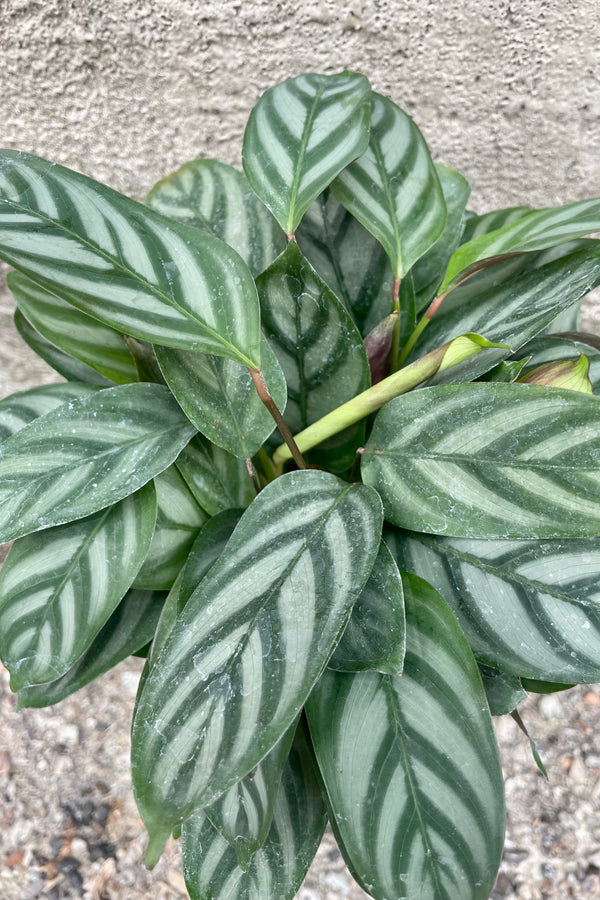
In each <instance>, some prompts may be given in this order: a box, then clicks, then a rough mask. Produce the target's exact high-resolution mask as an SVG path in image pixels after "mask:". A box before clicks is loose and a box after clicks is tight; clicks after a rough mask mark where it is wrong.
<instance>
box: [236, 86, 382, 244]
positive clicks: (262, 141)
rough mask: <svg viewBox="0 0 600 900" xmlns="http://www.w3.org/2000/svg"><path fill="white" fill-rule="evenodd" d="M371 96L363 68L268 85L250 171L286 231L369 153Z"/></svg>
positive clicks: (248, 148) (247, 141) (252, 139)
mask: <svg viewBox="0 0 600 900" xmlns="http://www.w3.org/2000/svg"><path fill="white" fill-rule="evenodd" d="M370 100H371V87H370V85H369V82H368V81H367V79H366V78H365V77H364V75H356V74H354V73H352V72H345V73H343V74H341V75H315V74H308V75H300V76H299V77H298V78H288V79H287V81H284V82H282V83H281V84H278V85H276V86H275V87H273V88H270V89H269V90H268V91H265V93H264V94H263V95H262V97H261V98H260V100H259V101H258V103H257V104H256V106H255V107H254V109H253V110H252V113H251V114H250V118H249V119H248V125H247V126H246V132H245V134H244V146H243V150H242V159H243V163H244V171H245V173H246V176H247V178H248V181H249V182H250V184H251V186H252V188H253V189H254V191H256V193H257V194H258V196H259V197H260V199H261V200H262V201H263V203H264V204H265V205H266V206H267V207H268V208H269V209H270V210H271V212H272V213H273V215H274V216H275V218H276V219H277V221H278V222H279V224H280V225H281V227H282V228H283V230H284V231H285V232H286V233H287V234H293V233H294V232H295V230H296V228H297V227H298V225H299V223H300V220H301V219H302V216H303V215H304V213H305V212H306V210H307V209H308V207H309V206H310V205H311V203H312V202H313V200H316V198H317V197H318V196H319V194H320V193H321V192H322V191H324V190H325V188H326V187H327V186H328V185H329V184H330V183H331V182H332V181H333V179H334V178H335V176H336V175H338V174H339V172H341V170H342V169H343V168H344V166H347V165H348V163H349V162H351V160H353V159H356V157H357V156H360V155H361V154H362V153H364V152H365V149H366V147H367V143H368V140H369V116H370Z"/></svg>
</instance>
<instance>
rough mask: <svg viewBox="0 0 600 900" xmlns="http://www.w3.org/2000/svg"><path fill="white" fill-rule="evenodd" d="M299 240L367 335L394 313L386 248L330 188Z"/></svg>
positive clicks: (301, 228) (299, 233) (314, 206)
mask: <svg viewBox="0 0 600 900" xmlns="http://www.w3.org/2000/svg"><path fill="white" fill-rule="evenodd" d="M296 240H297V242H298V246H299V247H300V250H301V251H302V253H303V254H304V256H305V257H306V258H307V259H308V261H309V262H310V264H311V265H312V266H313V267H314V268H315V270H316V271H317V272H318V274H319V276H320V277H321V278H322V279H323V281H324V282H325V283H326V284H327V286H328V287H330V288H331V290H332V291H333V293H334V294H335V295H336V297H338V298H339V299H340V300H341V301H342V303H343V304H344V306H345V307H346V309H347V310H348V312H349V313H350V315H351V316H352V318H353V320H354V323H355V325H356V327H357V328H358V329H359V331H360V333H361V334H362V336H363V337H365V336H366V335H367V334H368V333H369V332H370V331H371V330H372V329H373V328H375V326H376V325H377V324H378V323H379V322H380V321H381V320H382V319H384V318H385V317H386V316H387V315H388V314H389V313H390V312H391V311H392V287H393V283H394V276H393V275H392V270H391V267H390V263H389V260H388V258H387V255H386V253H385V250H384V249H383V247H382V246H381V244H380V243H379V241H378V240H376V239H375V238H374V237H373V236H372V235H371V234H369V232H368V231H367V230H366V228H364V227H363V226H362V225H361V224H360V222H359V221H358V220H357V219H355V218H354V216H351V215H350V213H349V212H348V210H347V209H345V208H344V207H343V206H342V204H341V203H339V202H338V201H337V200H336V199H335V197H334V196H333V194H332V193H331V191H330V190H329V189H328V190H326V191H325V192H324V193H323V194H321V196H320V197H318V198H317V199H316V200H315V202H314V203H313V204H312V206H310V207H309V209H308V210H307V212H306V215H305V216H304V218H303V219H302V222H301V223H300V226H299V227H298V231H297V233H296Z"/></svg>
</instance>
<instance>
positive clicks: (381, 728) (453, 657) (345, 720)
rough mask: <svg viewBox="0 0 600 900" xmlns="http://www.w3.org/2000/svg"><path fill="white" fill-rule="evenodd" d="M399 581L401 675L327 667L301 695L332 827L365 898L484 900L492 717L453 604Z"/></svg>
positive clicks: (498, 821) (493, 827)
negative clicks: (402, 604)
mask: <svg viewBox="0 0 600 900" xmlns="http://www.w3.org/2000/svg"><path fill="white" fill-rule="evenodd" d="M403 581H404V588H405V599H406V627H407V645H406V646H407V649H406V660H405V665H404V673H403V674H402V677H400V678H399V677H398V676H394V675H383V674H379V673H376V672H359V673H356V674H341V673H338V672H332V671H330V670H328V671H327V672H326V673H325V674H324V675H323V676H322V678H321V680H320V681H319V683H318V685H317V687H316V688H315V690H314V691H313V693H312V694H311V696H310V699H309V701H308V703H307V714H308V722H309V727H310V733H311V737H312V740H313V746H314V748H315V752H316V755H317V759H318V761H319V767H320V769H321V774H322V776H323V780H324V782H325V786H326V789H327V794H328V797H329V802H330V804H331V811H332V824H333V827H334V830H335V832H336V835H339V843H340V849H341V850H342V852H343V854H344V857H345V859H346V863H347V864H348V866H349V867H350V869H351V871H352V873H353V875H354V877H355V878H356V879H357V881H358V882H359V884H360V885H361V886H362V887H363V888H364V889H365V890H368V892H369V893H370V894H371V896H373V897H375V898H381V900H384V898H391V897H393V898H394V900H415V898H417V897H418V898H419V900H458V898H460V900H487V898H488V897H489V894H490V891H491V889H492V887H493V884H494V880H495V877H496V872H497V869H498V865H499V863H500V858H501V855H502V845H503V840H504V815H503V813H504V803H503V800H504V797H503V784H502V772H501V770H500V763H499V759H498V748H497V746H496V742H495V738H494V731H493V727H492V720H491V717H490V714H489V711H488V708H487V704H486V701H485V694H484V691H483V688H482V685H481V680H480V677H479V673H478V671H477V666H476V664H475V661H474V659H473V655H472V653H471V651H470V649H469V646H468V644H467V642H466V640H465V638H464V636H463V634H462V633H461V631H460V628H459V627H458V624H457V622H456V619H455V618H454V616H453V615H452V612H451V611H450V609H449V608H448V606H447V605H446V603H445V602H444V601H443V599H442V598H441V597H440V595H439V594H438V593H437V592H436V591H434V590H433V588H431V587H430V586H429V585H428V584H427V582H424V581H422V580H421V579H420V578H416V577H415V576H406V578H405V576H404V575H403Z"/></svg>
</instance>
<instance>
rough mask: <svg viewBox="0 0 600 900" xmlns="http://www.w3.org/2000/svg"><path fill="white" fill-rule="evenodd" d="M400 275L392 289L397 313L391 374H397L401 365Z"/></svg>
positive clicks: (393, 336) (393, 303)
mask: <svg viewBox="0 0 600 900" xmlns="http://www.w3.org/2000/svg"><path fill="white" fill-rule="evenodd" d="M401 281H402V279H401V278H400V276H399V275H397V276H396V277H395V278H394V285H393V287H392V312H394V313H397V316H396V321H395V322H394V330H393V331H392V349H391V350H390V372H395V371H396V369H397V368H398V366H399V365H400V357H399V353H400V284H401Z"/></svg>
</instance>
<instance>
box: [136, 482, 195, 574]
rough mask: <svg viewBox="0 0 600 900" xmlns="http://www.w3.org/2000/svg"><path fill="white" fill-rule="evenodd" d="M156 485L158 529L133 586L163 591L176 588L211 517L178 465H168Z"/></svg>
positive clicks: (155, 530)
mask: <svg viewBox="0 0 600 900" xmlns="http://www.w3.org/2000/svg"><path fill="white" fill-rule="evenodd" d="M154 486H155V488H156V497H157V501H158V512H157V516H156V528H155V529H154V534H153V535H152V543H151V544H150V549H149V550H148V553H147V556H146V559H145V560H144V563H143V565H142V567H141V569H140V570H139V572H138V573H137V575H136V578H135V581H134V583H133V586H134V587H136V588H140V589H147V590H157V591H163V590H169V589H170V588H171V587H172V586H173V582H174V581H175V578H176V577H177V573H178V572H179V570H180V569H181V568H182V567H183V565H184V564H185V561H186V559H187V555H188V553H189V551H190V549H191V547H192V544H193V543H194V540H195V539H196V536H197V534H198V532H199V531H200V528H201V527H202V525H203V524H204V523H205V522H206V520H207V519H208V516H207V515H206V513H205V512H204V511H203V510H202V509H200V507H199V506H198V504H197V503H196V501H195V500H194V497H193V495H192V494H191V492H190V490H189V488H188V487H187V485H186V483H185V481H184V480H183V478H182V476H181V475H180V474H179V472H178V470H177V468H176V466H169V468H168V469H165V471H164V472H162V473H161V474H160V475H158V476H157V477H156V478H155V479H154Z"/></svg>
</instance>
